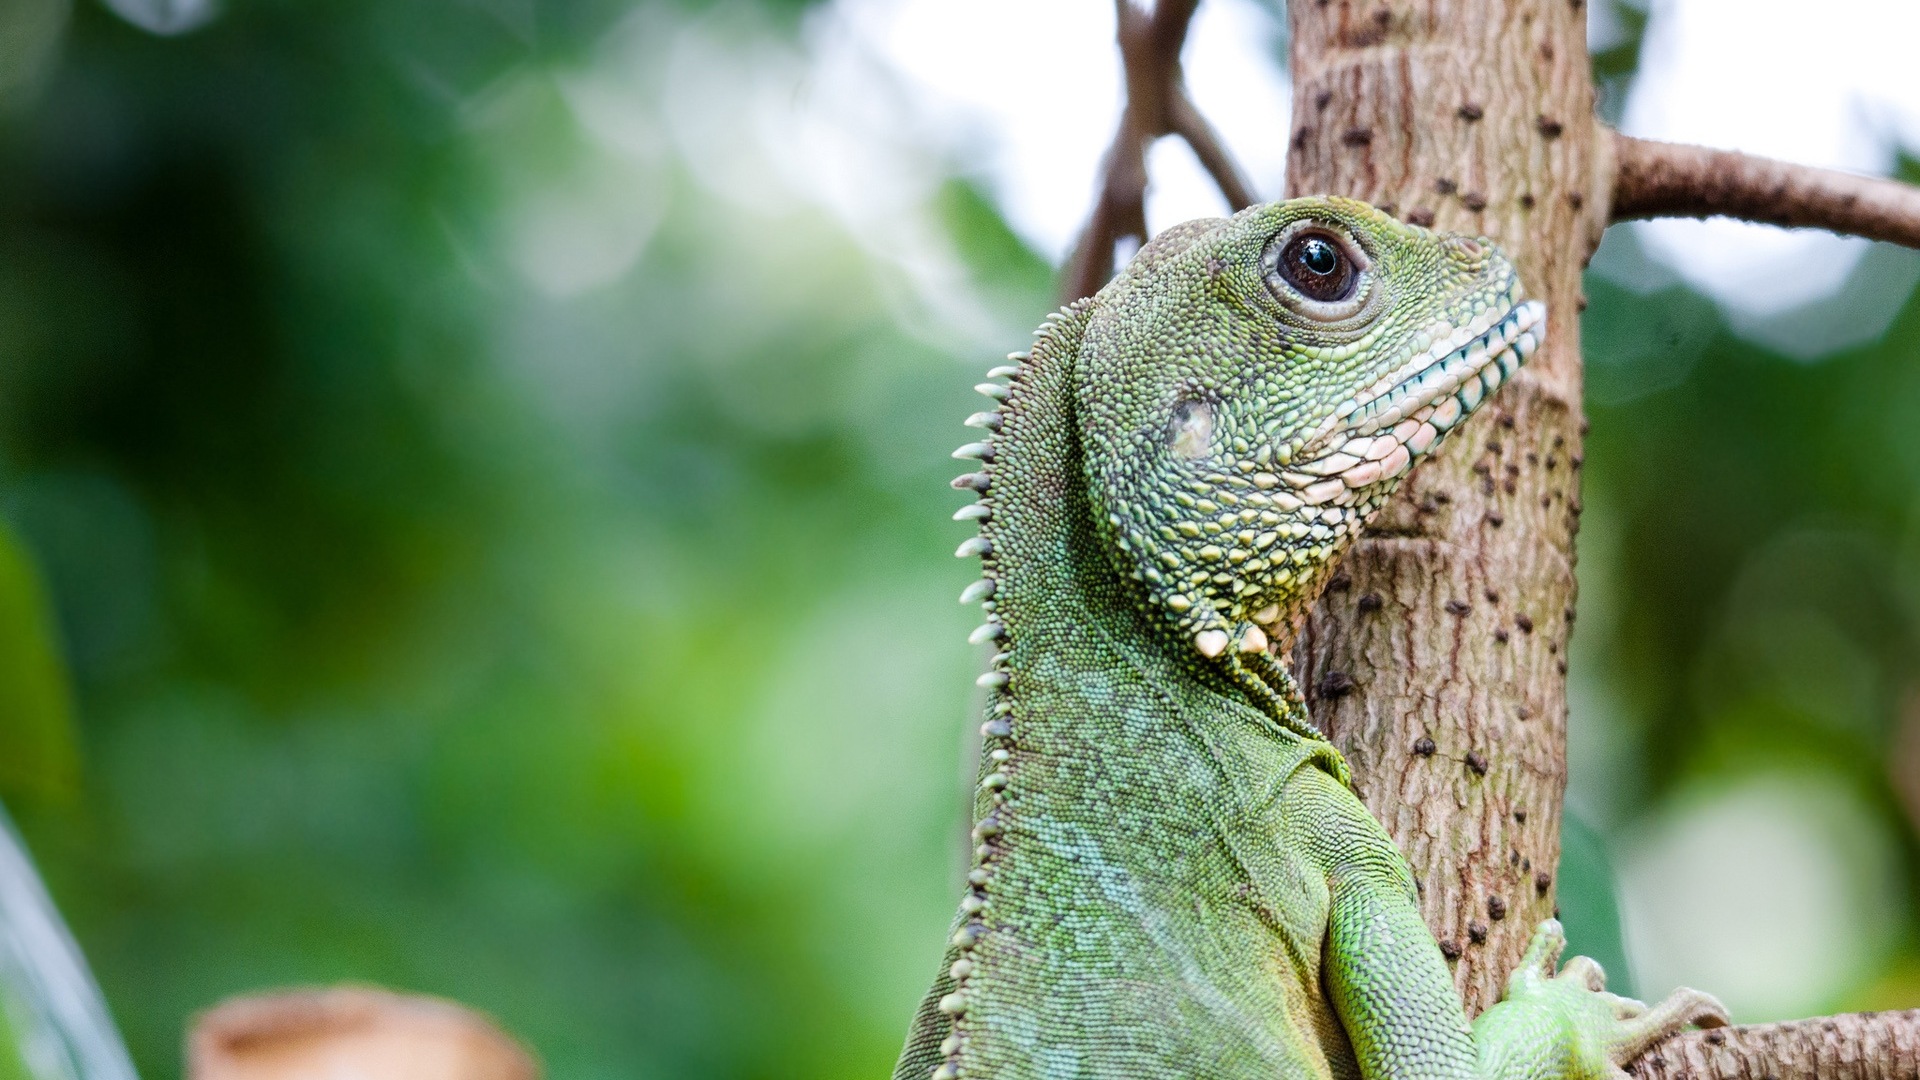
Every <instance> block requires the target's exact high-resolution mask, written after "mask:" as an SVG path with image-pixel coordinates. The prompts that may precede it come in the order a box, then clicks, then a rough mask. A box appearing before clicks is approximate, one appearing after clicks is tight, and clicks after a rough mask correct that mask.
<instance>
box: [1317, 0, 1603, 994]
mask: <svg viewBox="0 0 1920 1080" xmlns="http://www.w3.org/2000/svg"><path fill="white" fill-rule="evenodd" d="M1289 8H1290V12H1291V16H1290V17H1291V20H1292V24H1293V62H1292V66H1293V79H1294V99H1293V100H1294V118H1293V132H1292V141H1291V148H1292V152H1291V154H1290V155H1289V158H1288V165H1287V169H1288V176H1287V194H1288V196H1289V197H1293V196H1298V195H1310V194H1333V195H1346V196H1350V197H1353V198H1357V199H1364V200H1366V201H1368V202H1371V203H1373V204H1375V205H1377V206H1379V207H1381V208H1383V209H1385V210H1387V211H1388V212H1390V213H1393V214H1395V215H1397V216H1399V217H1401V218H1403V219H1404V220H1407V221H1411V222H1414V223H1417V224H1421V225H1432V226H1435V227H1437V228H1441V229H1446V230H1450V231H1456V232H1464V233H1468V234H1484V235H1486V236H1489V237H1491V238H1492V239H1493V240H1494V241H1496V242H1497V243H1499V244H1500V246H1501V247H1502V248H1504V249H1505V250H1506V251H1507V253H1508V254H1509V255H1511V256H1512V257H1513V259H1514V262H1515V264H1516V265H1517V266H1518V267H1519V270H1520V274H1521V280H1522V282H1524V283H1525V285H1526V286H1527V288H1528V290H1529V291H1530V294H1531V295H1532V296H1534V297H1537V298H1539V299H1542V300H1544V301H1545V302H1546V304H1547V313H1548V315H1547V318H1548V330H1547V337H1546V342H1545V347H1544V348H1543V349H1542V350H1541V351H1540V352H1539V353H1538V354H1536V355H1535V356H1534V358H1533V359H1532V361H1531V362H1529V363H1528V365H1527V366H1526V367H1525V368H1524V369H1522V370H1521V372H1520V373H1519V375H1518V377H1517V378H1515V379H1514V380H1513V382H1511V383H1510V384H1509V385H1507V386H1506V387H1504V388H1503V389H1502V390H1501V391H1500V394H1499V396H1498V397H1496V398H1495V399H1494V401H1493V402H1492V403H1491V404H1490V406H1488V407H1486V408H1484V409H1483V410H1482V412H1483V413H1484V414H1486V415H1482V416H1478V417H1476V418H1475V419H1474V420H1473V421H1472V422H1471V423H1470V424H1468V425H1467V427H1466V429H1465V430H1464V431H1462V432H1461V433H1460V434H1459V435H1458V436H1457V437H1456V438H1455V439H1454V440H1453V441H1452V442H1451V443H1450V444H1449V445H1447V446H1446V447H1445V448H1444V449H1443V450H1442V452H1441V453H1439V454H1438V455H1437V456H1436V457H1435V458H1434V459H1432V460H1431V461H1430V462H1428V463H1427V464H1425V465H1423V466H1422V467H1421V468H1420V469H1419V470H1417V471H1416V472H1415V473H1414V474H1413V476H1412V477H1410V478H1409V479H1408V481H1407V482H1406V484H1405V485H1404V486H1403V487H1402V489H1401V491H1400V493H1399V494H1398V496H1397V497H1396V498H1395V500H1394V501H1393V503H1392V504H1391V505H1390V506H1389V507H1388V509H1387V510H1386V511H1384V512H1383V513H1382V515H1381V517H1380V519H1379V520H1378V521H1377V522H1376V523H1375V525H1374V527H1373V528H1372V529H1371V530H1370V534H1369V535H1368V536H1367V537H1365V538H1364V539H1362V540H1361V541H1360V542H1359V543H1358V544H1356V545H1355V547H1354V549H1353V550H1352V552H1351V553H1350V554H1349V555H1348V556H1347V561H1346V564H1345V567H1344V569H1343V572H1342V573H1340V574H1338V575H1337V576H1336V577H1335V578H1334V581H1333V583H1332V585H1330V586H1329V588H1328V591H1327V593H1326V595H1325V596H1323V597H1322V599H1321V601H1320V604H1319V605H1318V607H1317V608H1316V610H1315V611H1314V613H1313V615H1312V616H1311V617H1310V619H1309V620H1308V623H1307V625H1306V627H1305V628H1304V630H1303V632H1302V634H1301V637H1300V639H1299V641H1298V643H1297V644H1296V646H1295V649H1294V659H1295V665H1296V667H1297V668H1298V670H1299V674H1300V683H1301V685H1302V686H1303V687H1304V688H1305V689H1306V692H1307V696H1308V702H1309V704H1310V706H1311V707H1312V709H1313V715H1314V717H1315V718H1316V719H1317V720H1318V721H1319V722H1320V723H1321V724H1323V725H1325V726H1326V728H1327V730H1328V732H1329V734H1330V735H1331V736H1332V737H1333V739H1334V741H1335V743H1337V744H1338V745H1339V747H1340V749H1341V750H1342V751H1343V752H1345V753H1346V755H1347V756H1348V759H1349V760H1350V761H1351V762H1352V763H1353V766H1354V772H1355V775H1356V777H1357V781H1358V784H1359V788H1360V793H1361V796H1362V797H1363V798H1364V799H1365V800H1366V803H1367V806H1368V807H1369V808H1370V809H1371V810H1372V811H1373V813H1374V814H1375V815H1376V816H1377V817H1378V818H1379V819H1380V821H1381V822H1382V823H1384V824H1385V825H1386V826H1387V829H1388V831H1390V832H1391V833H1392V834H1393V837H1394V839H1395V840H1396V841H1397V842H1398V843H1399V844H1400V848H1401V850H1402V851H1403V852H1405V853H1406V856H1407V858H1408V859H1409V860H1410V861H1411V862H1412V863H1413V868H1414V874H1415V876H1416V878H1417V879H1418V880H1419V882H1420V884H1421V891H1422V902H1423V910H1424V912H1425V914H1426V918H1427V922H1428V925H1430V926H1431V927H1432V928H1433V931H1434V934H1435V935H1436V936H1437V937H1438V938H1439V939H1440V942H1441V947H1442V949H1443V950H1444V951H1445V952H1446V953H1447V955H1448V956H1449V957H1451V958H1457V962H1456V968H1455V981H1456V982H1457V983H1458V985H1459V987H1460V991H1461V994H1462V995H1463V997H1464V998H1465V1000H1466V1002H1467V1008H1468V1011H1469V1012H1470V1013H1474V1012H1478V1011H1480V1010H1481V1009H1484V1008H1486V1007H1487V1006H1488V1005H1490V1004H1492V1003H1493V1002H1495V1001H1497V1000H1499V996H1500V991H1501V988H1502V986H1503V985H1504V982H1505V978H1506V975H1507V973H1508V972H1509V971H1510V970H1512V968H1513V967H1514V966H1515V965H1516V964H1517V963H1518V962H1519V959H1520V956H1521V954H1522V953H1523V952H1524V951H1525V949H1526V945H1527V940H1528V937H1529V934H1530V933H1531V931H1532V929H1533V927H1534V925H1535V924H1537V923H1538V922H1539V921H1540V920H1541V919H1543V918H1546V917H1547V916H1548V915H1550V914H1552V913H1553V910H1554V904H1553V872H1554V868H1555V865H1556V864H1557V862H1558V861H1559V855H1560V803H1561V794H1562V792H1563V791H1564V790H1565V788H1566V714H1567V703H1566V670H1567V665H1566V642H1567V635H1568V633H1569V631H1570V630H1571V629H1572V623H1573V617H1572V613H1573V600H1574V577H1573V559H1574V544H1573V539H1574V533H1575V532H1576V531H1577V529H1578V526H1579V513H1580V501H1579V463H1580V436H1581V431H1582V429H1583V422H1582V420H1581V411H1580V322H1579V310H1580V307H1581V298H1580V271H1581V269H1582V267H1583V266H1584V265H1585V262H1586V259H1587V256H1588V255H1589V254H1590V253H1591V252H1592V250H1593V247H1594V245H1595V243H1596V241H1597V239H1598V236H1599V233H1600V230H1601V228H1602V227H1603V225H1604V222H1605V221H1606V212H1607V211H1606V207H1605V206H1604V205H1601V204H1602V203H1603V202H1604V199H1603V198H1602V197H1599V196H1598V195H1597V194H1596V192H1595V191H1594V190H1593V188H1594V179H1593V178H1594V177H1595V176H1596V175H1598V174H1600V173H1601V172H1603V171H1604V170H1602V169H1599V168H1596V162H1595V160H1594V158H1595V154H1596V151H1597V149H1598V148H1599V147H1598V144H1599V140H1598V139H1597V138H1596V130H1597V129H1596V127H1595V125H1594V123H1593V122H1592V119H1591V118H1592V115H1593V85H1592V81H1591V77H1590V75H1589V64H1588V58H1587V49H1586V13H1585V11H1584V10H1583V9H1582V5H1581V4H1580V2H1579V0H1572V2H1566V0H1553V2H1546V3H1542V2H1538V0H1451V2H1447V0H1425V2H1417V3H1408V2H1405V0H1399V2H1396V3H1392V4H1387V3H1368V4H1357V3H1348V2H1344V0H1295V2H1294V3H1292V4H1290V5H1289Z"/></svg>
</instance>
